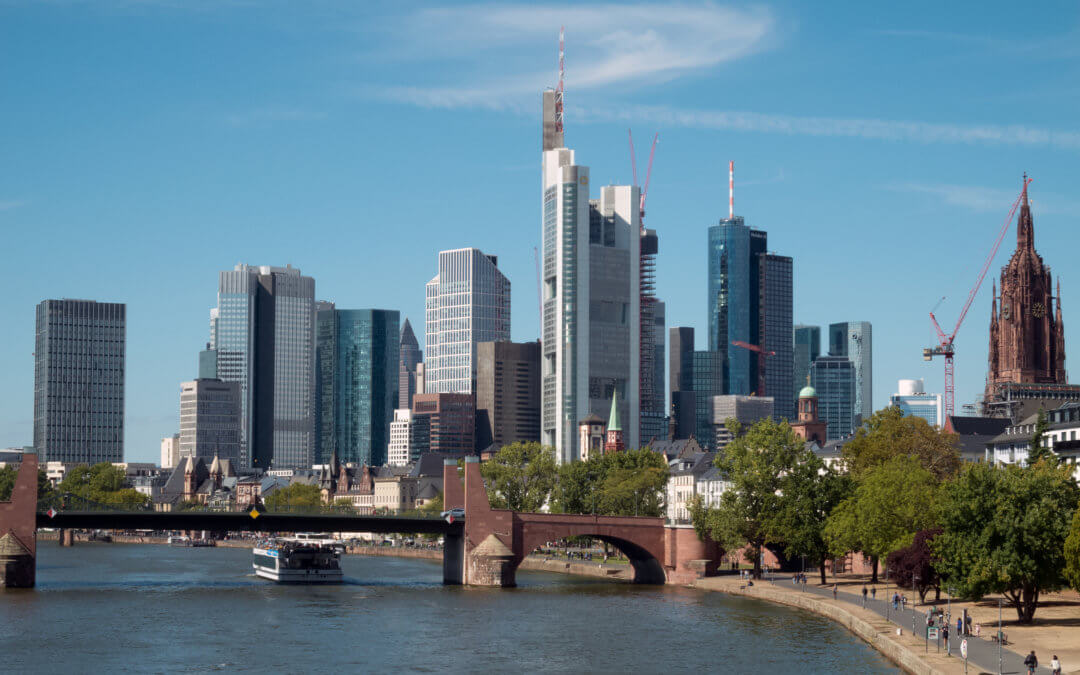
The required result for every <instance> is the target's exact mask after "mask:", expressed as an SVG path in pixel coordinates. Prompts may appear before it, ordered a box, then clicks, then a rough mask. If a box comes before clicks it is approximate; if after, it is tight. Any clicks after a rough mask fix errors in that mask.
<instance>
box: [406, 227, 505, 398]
mask: <svg viewBox="0 0 1080 675" xmlns="http://www.w3.org/2000/svg"><path fill="white" fill-rule="evenodd" d="M425 313H426V316H425V325H424V342H425V349H426V350H427V355H426V361H425V369H424V373H425V379H424V393H426V394H471V393H472V392H473V380H474V379H475V378H476V366H475V359H476V345H477V344H478V343H480V342H507V341H509V340H510V280H509V279H507V278H506V276H505V275H504V274H503V273H502V272H500V271H499V268H498V258H496V257H495V256H493V255H487V254H485V253H483V252H482V251H480V250H479V249H475V248H461V249H455V250H452V251H442V252H440V253H439V273H438V274H437V275H436V276H435V278H434V279H432V280H431V281H429V282H428V283H427V304H426V309H425Z"/></svg>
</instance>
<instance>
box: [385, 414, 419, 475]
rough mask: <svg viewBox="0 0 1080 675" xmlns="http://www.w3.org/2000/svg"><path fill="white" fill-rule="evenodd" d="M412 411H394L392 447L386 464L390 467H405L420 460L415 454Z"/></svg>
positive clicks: (387, 453)
mask: <svg viewBox="0 0 1080 675" xmlns="http://www.w3.org/2000/svg"><path fill="white" fill-rule="evenodd" d="M413 450H414V445H413V420H412V410H408V409H398V410H395V411H394V421H393V422H391V423H390V445H389V447H388V448H387V451H386V463H387V464H388V465H390V466H405V465H406V464H408V463H409V462H411V461H415V460H416V459H418V458H419V453H416V456H414V453H413Z"/></svg>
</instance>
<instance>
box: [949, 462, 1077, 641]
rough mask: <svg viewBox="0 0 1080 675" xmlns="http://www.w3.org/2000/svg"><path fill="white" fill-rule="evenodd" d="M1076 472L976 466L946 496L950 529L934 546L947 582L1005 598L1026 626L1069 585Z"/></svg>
mask: <svg viewBox="0 0 1080 675" xmlns="http://www.w3.org/2000/svg"><path fill="white" fill-rule="evenodd" d="M1070 468H1071V467H1057V466H1052V465H1051V464H1049V463H1047V462H1038V463H1036V464H1034V465H1033V466H1029V467H1024V468H1022V467H1019V466H1015V465H1013V466H1006V467H995V466H991V465H989V464H982V463H979V464H969V465H967V466H965V467H964V470H963V471H962V472H961V474H960V475H959V476H958V477H957V478H956V480H953V481H949V482H947V483H946V484H945V486H944V489H943V491H942V494H941V502H940V503H941V525H942V528H943V531H942V533H941V534H940V535H938V536H937V537H935V538H934V541H933V543H932V544H931V548H932V549H933V551H934V553H935V555H936V556H937V557H938V561H937V562H936V563H935V565H934V566H935V567H936V568H937V570H938V572H939V573H940V574H941V576H942V578H943V579H944V580H945V581H946V582H948V583H949V584H950V585H951V586H953V587H954V588H956V589H957V590H958V591H959V592H960V593H961V594H962V595H965V596H968V597H971V598H974V599H976V600H977V599H980V598H982V597H983V596H985V595H987V594H988V593H1002V594H1003V595H1004V596H1005V597H1006V598H1007V599H1008V602H1009V604H1011V605H1012V606H1013V607H1014V608H1015V609H1016V615H1017V619H1018V620H1019V622H1020V623H1025V624H1026V623H1031V622H1032V620H1033V618H1034V616H1035V610H1036V609H1037V608H1038V606H1039V595H1040V594H1041V593H1043V592H1045V591H1055V590H1058V589H1060V588H1062V587H1063V586H1065V584H1066V581H1067V579H1066V576H1065V573H1066V555H1065V542H1066V537H1067V536H1068V533H1069V523H1070V519H1071V518H1072V517H1073V512H1074V511H1075V510H1076V507H1077V501H1078V500H1080V488H1077V486H1076V483H1075V481H1073V478H1072V473H1071V471H1070Z"/></svg>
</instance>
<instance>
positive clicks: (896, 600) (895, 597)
mask: <svg viewBox="0 0 1080 675" xmlns="http://www.w3.org/2000/svg"><path fill="white" fill-rule="evenodd" d="M892 608H893V611H894V612H895V611H896V610H898V609H900V594H899V593H893V594H892Z"/></svg>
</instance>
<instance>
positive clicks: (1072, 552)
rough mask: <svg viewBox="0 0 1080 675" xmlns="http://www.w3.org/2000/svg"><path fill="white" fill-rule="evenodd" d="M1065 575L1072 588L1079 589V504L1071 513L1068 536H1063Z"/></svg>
mask: <svg viewBox="0 0 1080 675" xmlns="http://www.w3.org/2000/svg"><path fill="white" fill-rule="evenodd" d="M1065 577H1066V578H1067V579H1068V580H1069V585H1070V586H1072V587H1073V589H1075V590H1077V591H1080V505H1078V506H1077V509H1076V513H1074V514H1073V519H1072V525H1070V526H1069V536H1067V537H1066V538H1065Z"/></svg>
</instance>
